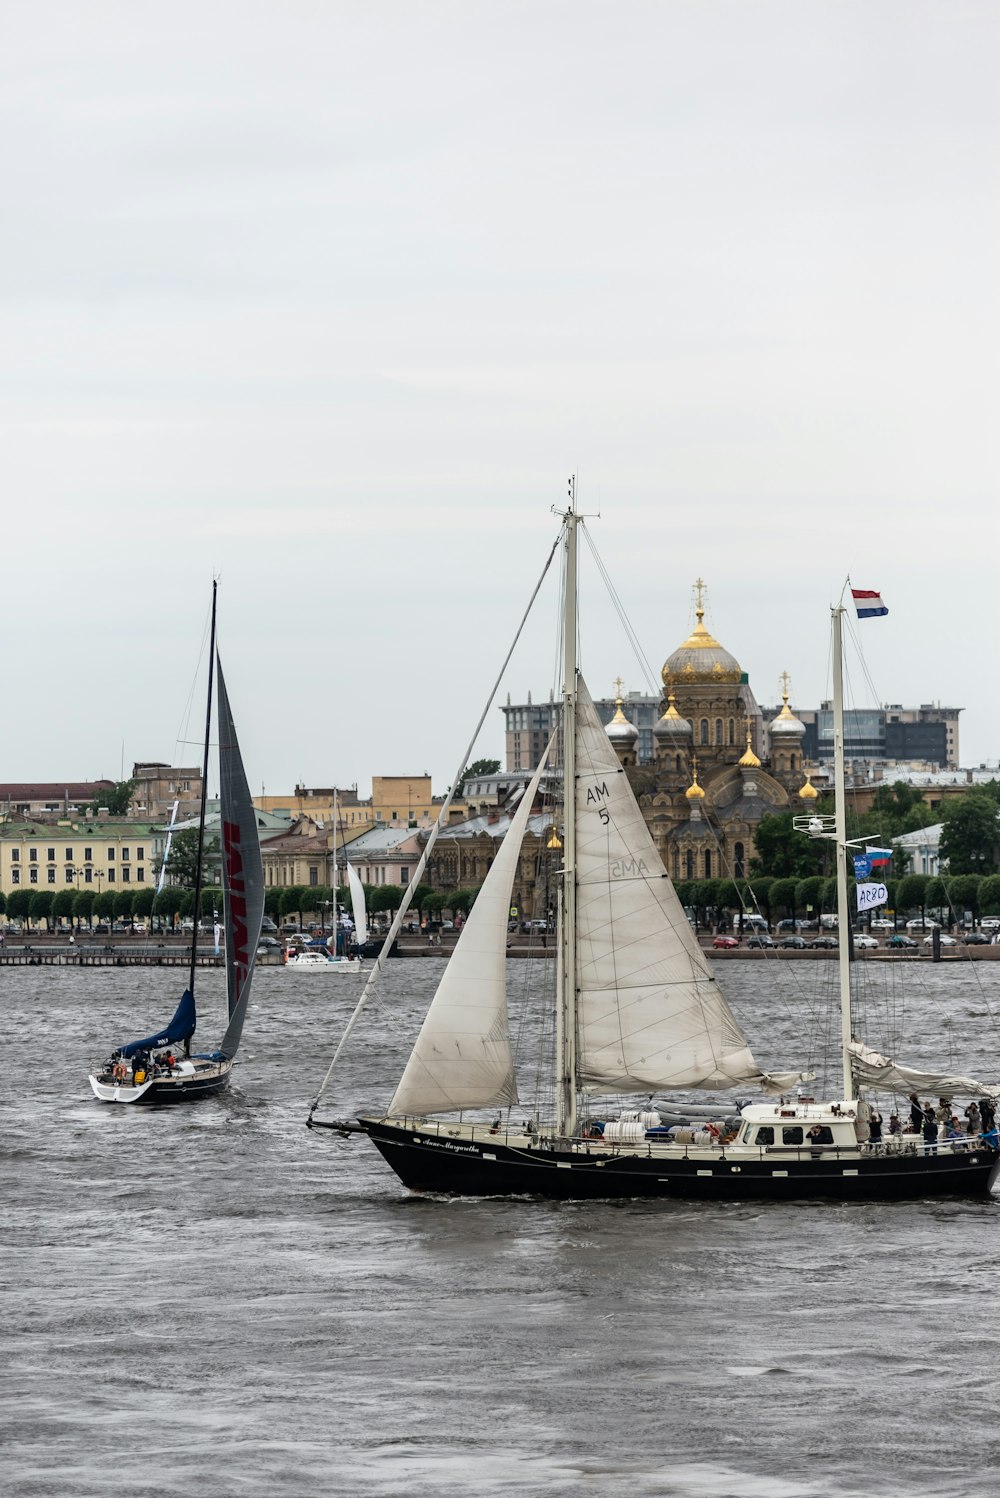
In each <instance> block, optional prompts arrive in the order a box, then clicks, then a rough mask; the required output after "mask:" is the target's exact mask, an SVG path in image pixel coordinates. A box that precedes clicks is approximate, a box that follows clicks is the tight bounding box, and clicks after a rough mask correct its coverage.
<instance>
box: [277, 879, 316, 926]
mask: <svg viewBox="0 0 1000 1498" xmlns="http://www.w3.org/2000/svg"><path fill="white" fill-rule="evenodd" d="M308 893H309V892H308V890H307V889H306V887H305V885H304V884H290V885H289V886H288V888H287V889H283V890H282V891H281V899H280V901H279V902H278V909H279V911H280V913H281V915H283V916H291V915H294V916H297V917H298V920H299V924H300V925H301V924H302V912H303V910H304V909H305V908H306V902H307V898H308Z"/></svg>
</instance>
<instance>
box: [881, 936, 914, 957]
mask: <svg viewBox="0 0 1000 1498" xmlns="http://www.w3.org/2000/svg"><path fill="white" fill-rule="evenodd" d="M886 946H887V947H891V948H892V950H893V951H894V952H898V951H900V950H901V949H902V948H903V947H910V948H912V949H913V950H914V951H916V948H917V944H916V942H915V941H914V940H913V937H912V936H904V935H903V933H902V932H901V931H897V932H896V935H895V936H890V937H889V940H888V941H887V942H886Z"/></svg>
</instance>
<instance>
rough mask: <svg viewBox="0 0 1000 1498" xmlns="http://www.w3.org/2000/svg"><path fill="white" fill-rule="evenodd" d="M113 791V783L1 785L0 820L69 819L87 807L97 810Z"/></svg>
mask: <svg viewBox="0 0 1000 1498" xmlns="http://www.w3.org/2000/svg"><path fill="white" fill-rule="evenodd" d="M114 788H115V782H114V781H113V780H75V781H54V782H51V783H49V782H44V781H28V782H11V783H9V784H6V785H0V820H4V819H6V820H8V821H17V820H18V819H21V820H31V821H35V820H46V821H47V820H49V819H50V818H53V817H54V818H56V819H58V818H59V817H70V816H76V815H77V814H79V813H81V812H84V811H86V810H87V808H88V807H90V806H100V805H101V799H102V796H107V793H108V791H112V790H114Z"/></svg>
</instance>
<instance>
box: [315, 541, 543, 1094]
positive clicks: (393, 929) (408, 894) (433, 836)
mask: <svg viewBox="0 0 1000 1498" xmlns="http://www.w3.org/2000/svg"><path fill="white" fill-rule="evenodd" d="M562 534H563V533H562V529H560V531H559V534H558V536H557V537H556V539H555V540H554V541H553V543H552V549H551V551H550V552H549V554H548V556H547V557H546V559H545V565H544V567H543V568H542V571H541V575H540V577H539V579H538V581H537V583H536V584H535V586H534V589H533V591H532V594H531V597H530V598H529V600H528V606H527V608H526V609H525V611H524V613H523V615H522V616H521V622H520V624H519V625H518V627H517V632H516V634H515V635H514V639H513V640H512V641H511V645H510V649H509V650H508V651H507V654H506V656H505V657H504V660H503V664H502V665H501V667H500V670H499V672H498V673H497V678H496V680H495V682H494V683H493V687H492V689H491V691H490V694H489V697H488V699H487V701H486V705H485V707H484V708H483V711H482V715H481V717H480V719H479V722H478V723H477V724H476V727H475V731H474V732H473V735H472V738H471V740H470V742H469V746H468V748H467V749H466V751H465V755H464V757H463V759H462V761H461V763H460V764H459V766H458V769H457V770H456V772H455V775H454V776H453V778H452V783H451V786H450V787H449V789H448V794H447V795H446V796H445V798H444V802H443V803H442V806H441V810H440V812H439V813H438V819H437V821H436V822H435V823H434V826H433V827H432V828H431V833H430V836H429V838H428V839H427V844H426V847H425V848H424V851H423V853H421V855H420V859H419V861H418V863H417V866H416V868H415V869H414V871H413V878H412V879H411V880H410V881H409V883H408V884H407V885H406V887H405V889H404V891H403V898H402V900H401V901H400V905H399V909H398V910H397V911H396V914H395V916H394V917H393V921H392V925H391V926H390V927H389V931H388V934H387V936H386V938H385V941H384V942H383V944H382V950H381V951H380V952H379V954H378V956H377V957H376V959H375V965H374V967H373V968H372V970H371V973H370V974H369V976H368V979H367V982H366V983H365V986H364V988H363V989H362V990H361V997H360V998H359V999H358V1002H357V1004H356V1005H355V1008H354V1013H353V1014H352V1015H351V1017H350V1019H349V1020H348V1021H347V1025H346V1026H345V1028H344V1033H343V1035H342V1036H341V1037H340V1043H339V1045H338V1046H337V1049H336V1050H335V1051H334V1053H333V1058H332V1060H331V1062H330V1065H329V1066H328V1068H327V1071H326V1076H325V1077H324V1078H323V1081H322V1083H321V1084H320V1088H319V1091H318V1092H317V1093H316V1096H315V1098H314V1099H313V1101H312V1105H311V1106H310V1109H309V1115H308V1118H307V1120H306V1122H307V1123H308V1122H309V1120H311V1118H312V1116H313V1114H314V1113H315V1111H316V1109H317V1107H318V1106H319V1101H320V1099H321V1098H322V1096H323V1094H324V1092H325V1091H326V1089H327V1087H328V1086H329V1084H330V1080H331V1078H332V1077H333V1073H334V1069H335V1068H336V1065H337V1062H338V1061H339V1060H340V1057H341V1056H342V1054H343V1051H344V1047H345V1046H346V1045H347V1042H348V1040H349V1039H350V1036H351V1032H352V1031H353V1029H354V1026H355V1025H356V1024H357V1022H358V1020H359V1019H360V1018H361V1015H362V1013H363V1012H364V1009H365V1008H366V1006H367V1004H368V996H369V993H370V991H371V990H372V989H373V988H374V986H375V984H376V983H377V981H378V977H379V974H380V973H381V971H382V968H383V966H384V965H385V961H386V953H387V952H388V951H389V950H390V949H391V947H392V944H393V942H394V941H395V940H396V937H397V936H398V935H399V931H400V928H401V926H402V924H403V918H404V916H405V915H406V912H407V910H408V909H409V908H410V903H411V901H412V899H413V895H414V892H415V891H416V889H417V886H418V885H419V883H420V880H421V878H422V876H423V872H424V870H425V868H426V867H427V863H428V860H429V859H430V856H431V851H432V849H433V847H434V844H435V843H436V842H437V839H438V835H439V834H440V832H441V829H442V828H443V827H444V826H445V823H446V821H447V817H448V811H449V809H450V807H451V803H452V801H453V800H454V798H455V788H456V786H457V785H458V784H459V782H460V780H461V778H462V774H463V771H464V770H465V769H466V767H467V766H468V764H469V762H470V760H471V759H472V752H473V750H474V749H475V747H476V742H477V740H478V738H479V735H480V733H481V731H482V727H483V724H484V723H485V722H486V718H487V715H488V713H489V711H490V708H491V707H492V706H493V702H494V699H495V697H496V695H497V692H498V691H499V690H500V683H501V682H502V681H503V678H504V673H505V672H506V670H507V667H508V666H509V665H510V661H511V657H512V656H513V654H514V651H515V650H516V649H517V645H518V641H519V640H520V638H521V635H522V633H523V632H524V626H525V625H526V623H527V622H528V615H529V614H530V613H531V610H532V609H533V608H534V605H535V599H536V598H537V597H538V594H539V592H540V591H541V587H542V584H543V583H544V581H545V578H546V576H547V574H548V570H549V568H550V567H551V565H552V559H553V557H554V556H555V554H556V551H557V549H558V547H559V543H560V541H561V540H562Z"/></svg>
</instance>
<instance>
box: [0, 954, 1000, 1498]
mask: <svg viewBox="0 0 1000 1498" xmlns="http://www.w3.org/2000/svg"><path fill="white" fill-rule="evenodd" d="M784 966H785V967H786V968H788V967H790V966H791V965H790V964H785V965H784ZM802 966H804V965H801V964H800V965H797V967H802ZM810 966H811V965H810ZM515 967H516V969H517V971H516V972H515V975H514V978H513V980H512V981H513V982H514V983H515V985H520V986H522V987H523V986H525V985H527V986H528V987H529V989H530V987H531V985H533V984H534V983H535V982H536V981H537V977H536V974H540V971H541V964H538V963H520V964H516V965H515ZM522 970H523V971H522ZM439 971H440V964H439V962H438V961H437V960H434V959H424V960H422V961H420V962H416V961H410V962H406V961H399V962H396V963H392V964H390V966H389V970H388V975H387V981H386V985H385V993H386V1006H385V1009H384V1010H383V1011H381V1012H379V1013H378V1014H376V1016H375V1017H374V1021H373V1024H372V1025H371V1026H367V1027H366V1028H365V1030H364V1031H362V1033H361V1036H360V1042H359V1045H358V1047H357V1048H356V1050H355V1051H354V1052H353V1054H352V1061H351V1064H350V1067H349V1068H348V1069H347V1070H346V1071H345V1073H344V1077H343V1081H342V1083H341V1087H340V1096H339V1099H338V1101H339V1102H343V1103H345V1105H346V1106H351V1107H357V1106H362V1105H363V1104H364V1103H365V1102H377V1101H379V1100H384V1099H385V1098H386V1097H387V1095H388V1093H387V1086H388V1084H390V1083H391V1082H393V1081H394V1080H395V1078H396V1077H397V1076H398V1074H399V1071H400V1070H401V1066H402V1061H403V1059H404V1057H405V1052H406V1045H407V1043H408V1039H409V1037H410V1035H411V1034H412V1024H413V1023H414V1022H415V1019H416V1016H417V1015H418V1014H419V1013H420V1012H421V1011H422V1008H423V1005H424V1004H425V1003H426V998H427V995H428V994H429V992H430V990H431V988H432V986H433V982H434V981H435V980H436V977H437V975H438V973H439ZM775 971H776V968H775V965H774V964H772V963H766V964H764V963H761V964H751V963H738V964H737V963H732V964H726V965H725V966H724V967H723V965H721V964H720V973H721V976H722V977H723V978H724V981H725V982H726V985H727V987H728V990H729V992H730V993H731V994H733V995H734V997H737V998H739V999H740V1000H741V1001H742V1003H741V1007H742V1009H743V1011H744V1016H745V1017H746V1013H747V1012H750V1013H752V1014H753V1015H754V1016H755V1018H754V1019H753V1021H752V1025H753V1028H754V1032H755V1041H757V1037H758V1033H759V1037H760V1039H759V1042H758V1043H757V1050H758V1053H759V1058H760V1059H761V1060H763V1061H770V1060H784V1061H787V1060H788V1059H789V1057H790V1052H789V1050H788V1049H785V1050H784V1051H783V1052H782V1053H781V1054H777V1052H779V1051H780V1048H781V1046H786V1045H788V1044H790V1043H791V1034H792V1031H793V1029H794V1028H795V1026H796V1023H797V1017H801V1015H802V1014H803V1013H804V1010H805V1007H806V1004H807V1000H806V998H805V996H804V991H803V990H802V988H801V983H802V974H801V973H800V972H796V973H795V974H794V975H793V981H792V982H791V985H790V987H789V988H786V989H784V990H783V991H782V992H780V994H779V989H781V985H780V984H779V985H777V987H776V986H775V984H774V981H773V980H774V975H775ZM832 972H833V966H832V964H831V965H830V974H831V975H832ZM993 973H994V968H993V966H992V965H990V966H989V968H987V967H986V965H985V964H980V965H979V969H978V972H977V974H976V975H975V982H973V980H972V978H971V977H970V974H969V971H968V969H967V968H964V967H961V968H957V967H955V966H947V967H946V966H942V967H940V968H936V969H933V970H930V969H924V970H923V972H922V974H921V976H922V978H923V982H924V988H923V991H922V992H921V993H920V994H919V995H918V997H917V998H916V1000H915V1001H914V1002H913V1005H912V1006H911V1007H912V1009H913V1012H914V1017H915V1019H916V1020H917V1021H918V1028H919V1029H920V1030H921V1031H922V1035H921V1037H920V1039H919V1045H918V1049H920V1050H921V1052H922V1053H924V1054H925V1056H926V1057H927V1058H929V1056H930V1055H931V1054H932V1053H933V1051H932V1048H931V1046H930V1041H929V1039H928V1036H929V1034H930V1033H931V1032H932V1031H936V1030H938V1029H939V1028H940V1024H941V1022H942V1021H943V1022H945V1023H946V1024H947V1026H948V1030H949V1036H950V1041H951V1043H952V1044H953V1046H954V1048H955V1050H956V1053H957V1054H958V1055H960V1056H961V1057H963V1059H964V1062H965V1065H966V1068H967V1069H968V1070H974V1069H975V1067H974V1064H973V1063H975V1064H980V1063H981V1064H982V1065H983V1068H984V1071H985V1074H987V1075H991V1076H995V1075H996V1074H997V1071H998V1068H997V1065H996V1061H995V1057H996V1049H995V1043H994V1039H993V1037H992V1034H991V1037H990V1039H989V1040H988V1041H987V1040H985V1039H983V1038H981V1036H980V1031H981V1029H982V1026H983V1023H984V1021H983V1015H984V1014H986V1013H987V1012H989V1011H993V1010H998V1009H1000V973H998V974H997V976H996V977H994V976H993ZM205 979H206V981H205V982H204V983H203V986H202V989H201V1004H202V1010H203V1014H204V1016H205V1017H204V1021H203V1029H202V1034H203V1038H204V1040H205V1041H206V1042H207V1041H209V1040H210V1039H211V1038H212V1036H213V1035H214V1034H215V1031H216V1030H217V1029H218V1028H219V1026H218V1023H215V1022H213V1019H214V1016H212V1014H211V1011H212V1010H213V1008H214V1010H215V1014H219V1013H220V1012H221V1006H222V975H221V974H215V973H212V974H206V975H205ZM355 992H356V980H351V979H347V980H344V979H341V980H339V982H338V983H336V984H334V983H331V982H330V981H329V980H328V979H326V977H325V976H320V975H314V974H312V973H300V974H293V973H291V972H284V971H281V970H276V971H261V972H260V973H259V975H258V987H257V989H256V990H255V1005H254V1008H253V1010H252V1011H251V1015H250V1019H249V1021H248V1026H247V1040H246V1049H245V1056H244V1059H243V1064H242V1066H241V1067H240V1069H239V1071H238V1073H237V1076H238V1085H236V1086H234V1088H233V1089H232V1090H231V1092H230V1093H229V1094H228V1095H226V1096H224V1097H222V1098H218V1099H210V1100H206V1101H204V1102H201V1103H199V1104H196V1105H192V1106H189V1107H183V1108H177V1109H176V1110H170V1109H167V1110H160V1111H156V1110H142V1109H135V1110H132V1109H127V1108H110V1107H101V1106H100V1105H99V1104H97V1103H96V1102H95V1101H93V1100H92V1098H91V1096H90V1092H89V1088H88V1087H87V1083H86V1077H85V1069H86V1063H87V1061H89V1060H94V1059H100V1057H101V1056H102V1055H103V1054H104V1053H105V1052H106V1051H107V1049H109V1047H110V1043H111V1042H112V1041H113V1040H115V1039H121V1038H124V1037H126V1036H128V1035H130V1034H140V1033H143V1032H144V1031H148V1029H151V1028H152V1027H153V1025H155V1023H157V1022H158V1021H159V1020H160V1019H162V1018H164V1017H166V1016H168V1015H169V1013H171V1012H172V1009H173V1005H174V1003H175V1001H176V998H177V990H176V975H172V974H170V973H161V972H158V971H156V970H150V971H145V970H138V971H133V970H125V971H116V970H107V971H105V970H100V971H95V972H87V973H77V972H73V971H72V970H69V969H65V970H63V969H9V970H6V971H4V972H3V973H2V974H0V993H2V998H3V1012H4V1019H5V1027H4V1028H5V1035H6V1047H5V1050H6V1054H5V1056H4V1061H5V1065H4V1074H5V1083H6V1085H5V1089H4V1090H5V1101H4V1105H3V1135H2V1141H3V1202H4V1207H3V1221H4V1234H3V1238H4V1244H5V1249H4V1268H5V1275H4V1285H5V1289H4V1296H3V1324H4V1327H5V1338H4V1342H5V1349H6V1355H5V1358H4V1360H3V1365H2V1368H0V1381H2V1396H3V1405H4V1412H5V1420H4V1430H5V1438H4V1446H3V1449H2V1451H0V1485H2V1489H3V1492H4V1493H5V1494H11V1495H16V1498H21V1495H25V1498H27V1495H32V1498H35V1495H43V1494H45V1495H57V1498H91V1495H101V1498H103V1495H113V1494H116V1493H119V1492H120V1493H123V1494H125V1493H128V1494H129V1495H132V1498H144V1495H152V1494H156V1495H158V1498H159V1495H168V1498H169V1495H173V1494H178V1495H179V1494H189V1493H191V1492H192V1491H195V1492H199V1493H204V1494H207V1495H209V1498H229V1495H240V1498H257V1495H261V1498H263V1495H267V1498H275V1495H295V1498H303V1495H326V1494H331V1495H334V1494H336V1495H340V1494H343V1493H351V1494H358V1495H379V1498H383V1495H384V1498H388V1495H396V1494H401V1495H403V1494H405V1495H407V1498H423V1495H428V1498H429V1495H434V1498H452V1495H454V1498H466V1495H473V1494H475V1495H477V1498H492V1495H517V1498H533V1495H543V1494H544V1495H564V1494H565V1495H577V1494H581V1495H590V1494H593V1495H595V1498H620V1495H629V1498H644V1495H663V1498H673V1495H678V1498H680V1495H683V1498H737V1495H738V1498H834V1495H835V1498H848V1495H851V1498H853V1495H866V1498H871V1495H876V1498H897V1495H899V1498H903V1495H905V1498H921V1495H925V1494H926V1495H928V1498H929V1495H931V1494H934V1495H935V1498H938V1495H939V1493H940V1492H942V1491H943V1492H944V1493H945V1494H946V1495H947V1498H964V1495H967V1494H968V1495H972V1494H976V1498H981V1495H982V1494H983V1492H984V1491H987V1490H988V1486H992V1473H993V1471H994V1470H995V1467H996V1463H997V1460H998V1457H1000V1440H998V1437H997V1435H996V1432H995V1422H994V1419H993V1406H994V1404H995V1399H994V1396H993V1394H992V1392H991V1390H992V1362H993V1358H994V1355H995V1347H996V1344H997V1341H998V1338H1000V1311H998V1309H997V1299H996V1295H995V1292H994V1282H995V1278H996V1272H995V1266H994V1252H995V1247H996V1241H997V1229H998V1226H1000V1214H998V1204H997V1203H996V1202H995V1201H977V1202H973V1203H945V1204H940V1203H939V1204H923V1203H914V1204H910V1205H902V1206H900V1205H895V1206H887V1207H884V1208H879V1207H867V1206H837V1205H825V1206H824V1205H815V1204H810V1205H805V1206H790V1207H781V1206H766V1207H762V1206H759V1205H757V1206H753V1205H746V1206H738V1205H733V1206H725V1207H719V1206H705V1205H691V1204H683V1203H671V1202H666V1203H647V1204H631V1203H625V1204H618V1205H605V1204H601V1203H597V1204H588V1205H578V1204H573V1203H568V1204H557V1203H546V1202H535V1201H527V1200H519V1201H453V1200H448V1199H443V1198H420V1197H416V1196H410V1195H408V1194H407V1193H406V1192H405V1191H404V1190H403V1189H402V1187H401V1186H400V1185H399V1184H398V1182H397V1181H396V1178H395V1177H394V1176H393V1175H392V1174H391V1173H390V1172H389V1171H388V1168H387V1167H386V1166H385V1165H384V1164H383V1163H382V1162H381V1159H380V1157H379V1156H378V1155H377V1154H376V1153H375V1151H374V1149H373V1148H372V1147H371V1146H370V1145H369V1144H368V1143H367V1142H366V1141H365V1140H363V1139H357V1138H355V1139H352V1140H350V1141H341V1140H338V1139H335V1138H333V1137H328V1136H326V1135H322V1134H315V1133H307V1132H306V1130H305V1129H304V1128H303V1121H304V1118H305V1115H306V1112H307V1109H308V1103H309V1099H310V1096H311V1094H312V1093H313V1092H314V1091H315V1088H316V1086H317V1084H318V1081H319V1078H320V1077H321V1075H322V1073H323V1071H324V1070H325V1065H326V1061H327V1059H328V1056H329V1050H330V1044H329V1042H330V1037H331V1035H332V1033H333V1031H334V1030H335V1029H336V1027H337V1025H338V1023H339V1022H340V1021H341V1020H342V1019H343V1017H345V1016H346V1013H347V1011H348V1007H349V1001H350V998H351V995H353V994H354V993H355ZM880 1002H883V1003H884V1004H885V1005H886V1006H887V1007H888V1008H890V1009H891V1008H893V1001H892V999H891V995H890V998H889V999H886V1000H884V1001H880ZM772 1051H773V1052H775V1053H776V1054H774V1055H773V1056H772V1054H771V1052H772ZM911 1054H913V1055H916V1054H917V1053H916V1051H914V1052H911ZM918 1059H919V1058H918ZM945 1473H946V1474H947V1475H946V1477H941V1476H940V1474H945Z"/></svg>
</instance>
